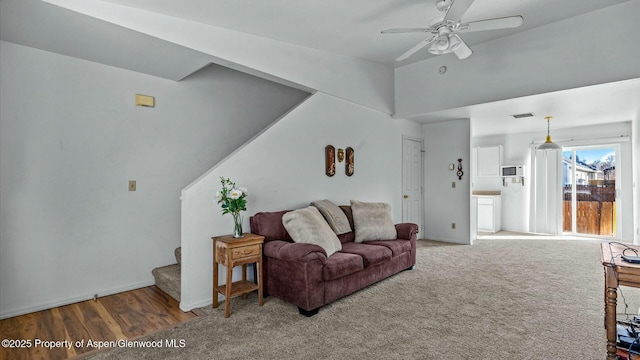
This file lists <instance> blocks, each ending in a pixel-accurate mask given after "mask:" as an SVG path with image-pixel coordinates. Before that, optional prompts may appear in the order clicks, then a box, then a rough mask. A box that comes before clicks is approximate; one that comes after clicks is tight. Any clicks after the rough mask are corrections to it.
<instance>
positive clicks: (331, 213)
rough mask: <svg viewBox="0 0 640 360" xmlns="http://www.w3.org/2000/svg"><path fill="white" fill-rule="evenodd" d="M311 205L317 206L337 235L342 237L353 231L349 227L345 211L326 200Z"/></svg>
mask: <svg viewBox="0 0 640 360" xmlns="http://www.w3.org/2000/svg"><path fill="white" fill-rule="evenodd" d="M311 205H313V206H315V207H316V208H317V209H318V210H319V211H320V213H321V214H322V216H323V217H324V218H325V219H326V220H327V223H328V224H329V226H331V229H333V232H335V233H336V235H342V234H346V233H348V232H350V231H352V230H351V226H349V219H347V215H345V214H344V211H342V210H341V209H340V208H339V207H338V206H337V205H336V204H334V203H332V202H331V201H329V200H326V199H325V200H319V201H314V202H312V203H311Z"/></svg>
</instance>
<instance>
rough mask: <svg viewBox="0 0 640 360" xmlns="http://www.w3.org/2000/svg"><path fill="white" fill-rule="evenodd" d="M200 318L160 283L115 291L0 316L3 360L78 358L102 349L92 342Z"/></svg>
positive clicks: (146, 332) (1, 357) (134, 335)
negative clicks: (91, 298)
mask: <svg viewBox="0 0 640 360" xmlns="http://www.w3.org/2000/svg"><path fill="white" fill-rule="evenodd" d="M197 316H198V314H197V313H196V312H187V313H185V312H183V311H182V310H180V308H179V307H178V302H177V301H176V300H175V299H173V298H172V297H170V296H169V295H167V294H165V293H164V292H163V291H162V290H160V289H158V288H157V287H155V286H150V287H146V288H142V289H137V290H132V291H127V292H123V293H119V294H115V295H109V296H105V297H101V298H98V299H97V300H88V301H83V302H79V303H75V304H71V305H66V306H61V307H57V308H54V309H50V310H43V311H38V312H35V313H31V314H26V315H21V316H16V317H13V318H9V319H4V320H0V340H3V343H2V346H1V347H0V360H5V359H6V360H9V359H11V360H14V359H68V358H73V357H75V356H78V355H83V354H87V353H89V352H95V351H96V348H94V347H90V346H87V345H88V344H89V342H88V341H89V340H91V341H92V342H96V341H117V340H121V339H135V338H138V337H140V336H142V335H146V334H150V333H153V332H156V331H158V330H161V329H164V328H168V327H172V326H174V325H177V324H180V323H183V322H186V321H189V320H191V319H193V318H195V317H197ZM4 339H9V340H11V343H10V344H7V343H6V341H5V340H4ZM65 340H67V341H69V342H68V343H63V342H64V341H65ZM44 341H60V343H59V344H53V343H49V344H46V343H44ZM81 342H83V343H82V344H81ZM7 345H8V346H7ZM29 345H30V347H28V348H27V346H29ZM45 345H54V346H58V347H57V348H53V349H47V348H45V347H44V346H45ZM68 345H71V346H70V347H68ZM79 345H82V346H79Z"/></svg>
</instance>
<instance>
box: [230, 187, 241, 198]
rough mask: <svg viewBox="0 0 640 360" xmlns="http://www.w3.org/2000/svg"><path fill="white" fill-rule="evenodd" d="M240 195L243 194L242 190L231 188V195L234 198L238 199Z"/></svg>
mask: <svg viewBox="0 0 640 360" xmlns="http://www.w3.org/2000/svg"><path fill="white" fill-rule="evenodd" d="M240 196H242V191H240V190H238V189H233V190H231V194H230V195H229V197H230V198H232V199H233V200H235V199H238V198H239V197H240Z"/></svg>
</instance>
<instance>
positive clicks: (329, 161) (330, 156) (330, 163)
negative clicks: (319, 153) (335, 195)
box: [324, 145, 336, 177]
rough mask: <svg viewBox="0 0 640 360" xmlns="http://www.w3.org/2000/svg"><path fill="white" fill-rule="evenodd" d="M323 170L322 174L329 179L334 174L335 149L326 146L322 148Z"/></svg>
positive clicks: (331, 146)
mask: <svg viewBox="0 0 640 360" xmlns="http://www.w3.org/2000/svg"><path fill="white" fill-rule="evenodd" d="M324 160H325V169H324V173H325V174H326V175H327V176H329V177H331V176H333V175H335V174H336V148H334V147H333V145H327V146H325V148H324Z"/></svg>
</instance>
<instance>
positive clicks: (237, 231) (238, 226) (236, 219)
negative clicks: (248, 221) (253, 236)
mask: <svg viewBox="0 0 640 360" xmlns="http://www.w3.org/2000/svg"><path fill="white" fill-rule="evenodd" d="M243 236H244V235H243V232H242V216H240V214H239V213H234V214H233V237H234V238H241V237H243Z"/></svg>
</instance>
